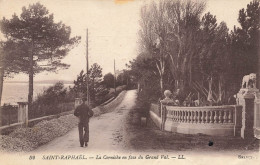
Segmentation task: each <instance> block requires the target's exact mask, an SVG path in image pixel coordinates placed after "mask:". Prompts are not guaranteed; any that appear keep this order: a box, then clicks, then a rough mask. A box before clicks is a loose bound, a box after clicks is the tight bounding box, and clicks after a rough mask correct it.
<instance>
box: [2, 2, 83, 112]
mask: <svg viewBox="0 0 260 165" xmlns="http://www.w3.org/2000/svg"><path fill="white" fill-rule="evenodd" d="M0 28H1V32H2V33H3V34H4V36H5V37H6V45H8V44H10V46H9V47H12V51H11V52H10V51H9V52H8V53H7V54H12V56H11V57H12V58H14V60H15V61H16V63H15V65H16V66H17V68H18V69H17V70H15V71H16V72H23V73H26V74H29V95H28V102H29V109H31V103H32V98H33V76H34V75H35V74H37V73H39V72H43V71H53V72H56V71H57V70H58V69H67V68H68V67H69V65H68V64H65V63H62V61H61V60H62V59H63V58H64V57H65V56H66V55H67V54H68V52H69V51H70V50H71V49H72V48H73V46H74V45H75V44H77V43H78V42H79V40H80V37H73V38H71V37H70V33H71V29H70V27H68V26H66V25H64V24H63V23H62V22H59V23H55V22H54V17H53V14H50V13H49V11H48V10H47V9H46V7H44V6H43V5H41V4H40V3H36V4H33V5H29V7H28V8H26V7H23V8H22V13H21V15H20V16H19V17H18V16H17V15H16V14H14V15H13V16H12V18H11V19H10V20H8V19H6V18H5V17H4V18H3V19H2V20H1V21H0ZM14 54H15V55H14Z"/></svg>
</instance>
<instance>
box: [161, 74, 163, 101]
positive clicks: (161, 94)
mask: <svg viewBox="0 0 260 165" xmlns="http://www.w3.org/2000/svg"><path fill="white" fill-rule="evenodd" d="M160 87H161V97H163V77H162V76H161V77H160Z"/></svg>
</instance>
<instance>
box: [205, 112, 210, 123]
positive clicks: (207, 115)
mask: <svg viewBox="0 0 260 165" xmlns="http://www.w3.org/2000/svg"><path fill="white" fill-rule="evenodd" d="M208 120H209V111H206V117H205V123H209V121H208Z"/></svg>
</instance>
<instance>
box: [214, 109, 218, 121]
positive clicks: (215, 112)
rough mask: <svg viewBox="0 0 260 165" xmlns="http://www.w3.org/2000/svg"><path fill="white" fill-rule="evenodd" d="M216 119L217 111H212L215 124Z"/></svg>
mask: <svg viewBox="0 0 260 165" xmlns="http://www.w3.org/2000/svg"><path fill="white" fill-rule="evenodd" d="M217 118H218V116H217V111H214V123H217Z"/></svg>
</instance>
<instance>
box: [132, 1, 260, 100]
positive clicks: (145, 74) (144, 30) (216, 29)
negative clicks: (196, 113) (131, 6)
mask: <svg viewBox="0 0 260 165" xmlns="http://www.w3.org/2000/svg"><path fill="white" fill-rule="evenodd" d="M205 6H206V4H205V3H204V2H202V1H199V2H195V1H191V0H187V1H180V0H177V1H171V0H161V1H159V3H154V2H151V3H149V4H148V5H144V6H143V7H142V8H141V12H140V14H141V15H140V27H141V30H140V33H139V45H140V49H139V51H140V53H139V55H138V56H137V58H136V59H135V60H133V61H131V62H130V65H129V68H130V69H131V70H130V71H129V73H130V75H131V76H133V79H135V80H136V81H137V82H138V84H139V85H140V88H141V90H140V91H142V92H141V94H142V93H143V94H144V95H147V96H148V98H149V97H150V98H153V97H154V98H155V96H156V95H157V98H158V97H160V96H158V94H157V92H155V91H156V90H157V89H158V88H159V89H161V91H162V89H170V90H172V91H177V89H178V91H180V92H178V98H179V99H180V102H181V103H182V102H183V101H185V102H187V100H190V101H192V100H193V101H194V100H199V101H201V102H204V104H208V103H207V102H211V103H212V101H213V102H215V103H214V104H227V103H228V100H232V97H233V95H234V94H235V93H237V92H238V90H239V88H240V83H241V82H240V81H241V80H242V76H244V75H245V74H249V73H252V72H256V69H257V62H258V57H257V48H258V46H259V45H258V43H259V18H260V16H259V14H260V12H259V11H260V6H259V1H257V0H253V1H252V2H250V4H248V5H247V9H246V10H245V9H241V10H240V11H239V18H238V22H239V23H240V25H241V27H235V28H234V31H231V32H229V29H228V28H227V25H226V23H225V22H220V23H219V24H218V23H217V19H216V16H213V15H212V14H211V13H209V12H208V13H206V14H205V15H204V16H202V13H204V11H205ZM151 91H153V92H151ZM145 93H146V94H145ZM161 93H162V92H161ZM211 103H209V104H211Z"/></svg>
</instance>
